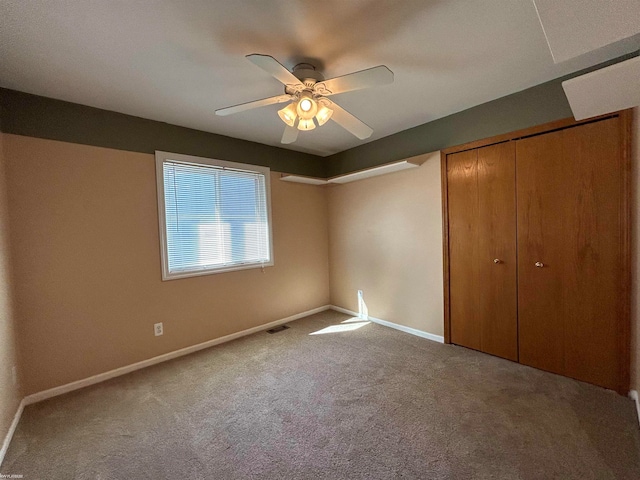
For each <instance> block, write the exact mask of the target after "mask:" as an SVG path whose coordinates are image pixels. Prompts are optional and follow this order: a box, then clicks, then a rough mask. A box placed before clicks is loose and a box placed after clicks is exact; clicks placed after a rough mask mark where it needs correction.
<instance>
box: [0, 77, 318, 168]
mask: <svg viewBox="0 0 640 480" xmlns="http://www.w3.org/2000/svg"><path fill="white" fill-rule="evenodd" d="M211 114H212V115H213V112H211ZM0 129H1V131H2V132H4V133H12V134H15V135H23V136H27V137H37V138H46V139H49V140H60V141H63V142H69V143H79V144H83V145H93V146H96V147H106V148H113V149H116V150H128V151H131V152H140V153H154V152H155V151H156V150H162V151H167V152H176V153H183V154H187V155H196V156H200V157H209V158H217V159H219V160H228V161H232V162H233V161H235V162H242V163H249V164H253V165H263V166H266V167H269V168H271V169H272V170H275V171H278V172H285V173H294V174H298V175H308V176H313V177H324V176H326V172H325V165H326V159H324V158H322V157H318V156H316V155H310V154H306V153H301V152H295V151H293V150H287V149H284V148H278V147H272V146H269V145H263V144H260V143H255V142H249V141H247V140H239V139H237V138H231V137H226V136H223V135H217V134H214V133H208V132H203V131H200V130H194V129H191V128H185V127H179V126H176V125H170V124H168V123H164V122H157V121H154V120H147V119H144V118H140V117H134V116H131V115H125V114H123V113H116V112H111V111H109V110H102V109H100V108H93V107H87V106H85V105H80V104H77V103H70V102H64V101H62V100H55V99H52V98H47V97H41V96H38V95H31V94H28V93H23V92H18V91H15V90H9V89H4V88H0Z"/></svg>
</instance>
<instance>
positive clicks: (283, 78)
mask: <svg viewBox="0 0 640 480" xmlns="http://www.w3.org/2000/svg"><path fill="white" fill-rule="evenodd" d="M246 58H247V60H249V61H250V62H251V63H253V64H254V65H256V66H258V67H260V68H261V69H263V70H264V71H265V72H267V73H268V74H269V75H272V76H273V77H274V78H275V79H276V80H278V81H279V82H280V83H283V84H285V85H302V82H301V81H300V80H298V78H297V77H296V76H295V75H294V74H293V73H291V72H290V71H289V70H287V68H286V67H285V66H284V65H282V64H281V63H280V62H278V61H277V60H276V59H275V58H273V57H271V56H269V55H261V54H259V53H252V54H251V55H247V56H246Z"/></svg>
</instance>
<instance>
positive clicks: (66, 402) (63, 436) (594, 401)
mask: <svg viewBox="0 0 640 480" xmlns="http://www.w3.org/2000/svg"><path fill="white" fill-rule="evenodd" d="M348 318H349V317H347V316H346V315H343V314H339V313H336V312H331V311H330V312H324V313H321V314H318V315H314V316H312V317H308V318H305V319H302V320H299V321H297V322H293V323H291V324H290V326H291V328H290V329H289V330H285V331H283V332H280V333H277V334H274V335H269V334H267V333H264V332H263V333H258V334H255V335H252V336H250V337H246V338H243V339H240V340H237V341H234V342H231V343H227V344H224V345H220V346H217V347H213V348H211V349H208V350H205V351H201V352H199V353H196V354H193V355H190V356H188V357H184V358H181V359H177V360H174V361H171V362H169V363H165V364H162V365H157V366H154V367H151V368H148V369H145V370H141V371H138V372H135V373H132V374H129V375H127V376H124V377H120V378H117V379H114V380H111V381H109V382H106V383H102V384H100V385H96V386H93V387H89V388H86V389H84V390H79V391H76V392H73V393H70V394H67V395H64V396H61V397H57V398H54V399H51V400H48V401H45V402H42V403H38V404H36V405H31V406H29V407H27V408H26V409H25V411H24V414H23V416H22V421H21V422H20V425H19V427H18V430H17V432H16V434H15V436H14V439H13V442H12V444H11V446H10V448H9V451H8V453H7V456H6V459H5V462H4V464H3V465H2V468H1V472H2V473H3V474H22V475H24V478H25V479H27V480H30V479H47V480H50V479H92V480H93V479H127V480H132V479H153V480H159V479H205V478H206V479H236V478H265V479H272V478H273V479H276V478H277V479H282V478H287V479H288V478H295V479H298V478H300V479H305V478H326V479H381V478H393V479H395V478H420V479H441V478H442V479H444V478H451V479H472V478H482V479H485V478H486V479H489V478H491V479H551V478H557V479H574V478H575V479H581V480H584V479H599V480H600V479H613V478H626V479H633V480H638V479H639V478H640V434H639V432H640V431H639V428H638V421H637V417H636V413H635V407H634V404H633V403H632V402H631V401H630V400H629V399H627V398H625V397H622V396H620V395H617V394H615V393H613V392H609V391H605V390H603V389H601V388H597V387H594V386H591V385H587V384H584V383H580V382H577V381H573V380H570V379H567V378H562V377H559V376H556V375H552V374H549V373H545V372H541V371H538V370H535V369H532V368H528V367H525V366H522V365H518V364H516V363H512V362H509V361H506V360H501V359H498V358H495V357H491V356H489V355H484V354H481V353H476V352H473V351H471V350H467V349H464V348H461V347H455V346H447V345H441V344H438V343H434V342H431V341H429V340H425V339H422V338H418V337H414V336H411V335H408V334H405V333H402V332H398V331H396V330H392V329H390V328H386V327H382V326H379V325H376V324H366V325H364V326H361V327H360V328H357V329H354V330H350V331H343V332H333V333H326V334H321V335H309V334H310V333H312V332H316V331H318V330H321V329H323V328H325V327H329V326H332V325H342V326H343V327H344V326H345V325H347V326H349V325H350V324H349V323H346V324H342V323H341V322H343V321H345V320H346V319H348ZM351 325H352V326H358V325H356V324H351Z"/></svg>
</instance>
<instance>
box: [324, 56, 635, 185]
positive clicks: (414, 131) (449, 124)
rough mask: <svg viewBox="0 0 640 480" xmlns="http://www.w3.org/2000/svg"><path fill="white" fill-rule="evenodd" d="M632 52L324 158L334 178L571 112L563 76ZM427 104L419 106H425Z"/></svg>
mask: <svg viewBox="0 0 640 480" xmlns="http://www.w3.org/2000/svg"><path fill="white" fill-rule="evenodd" d="M638 54H639V52H633V53H630V54H627V55H624V56H622V57H618V58H616V59H613V60H610V61H607V62H604V63H601V64H599V65H594V66H592V67H589V68H587V69H584V70H581V71H578V72H574V73H572V74H569V75H566V76H564V77H561V78H557V79H555V80H551V81H550V82H546V83H541V84H540V85H536V86H535V87H531V88H528V89H526V90H522V91H520V92H517V93H514V94H511V95H507V96H506V97H502V98H498V99H496V100H492V101H490V102H487V103H483V104H481V105H478V106H475V107H472V108H469V109H467V110H463V111H462V112H459V113H454V114H453V115H449V116H447V117H443V118H440V119H438V120H434V121H432V122H428V123H424V124H422V125H419V126H417V127H414V128H410V129H408V130H403V131H401V132H398V133H395V134H393V135H389V136H388V137H384V138H381V139H379V140H375V141H373V142H370V143H365V144H364V145H360V146H358V147H355V148H351V149H349V150H345V151H343V152H340V153H336V154H334V155H331V156H330V157H327V160H328V162H327V176H328V177H335V176H338V175H343V174H346V173H351V172H355V171H358V170H364V169H366V168H370V167H374V166H377V165H383V164H385V163H390V162H394V161H397V160H402V159H405V158H409V157H414V156H416V155H421V154H423V153H429V152H435V151H437V150H442V149H444V148H448V147H453V146H456V145H461V144H463V143H467V142H472V141H474V140H481V139H483V138H488V137H493V136H495V135H501V134H503V133H509V132H513V131H516V130H521V129H523V128H529V127H534V126H536V125H541V124H543V123H548V122H552V121H554V120H561V119H563V118H569V117H572V116H573V113H572V112H571V108H570V107H569V102H568V101H567V97H566V96H565V94H564V90H563V89H562V82H563V81H564V80H567V79H569V78H573V77H577V76H579V75H583V74H585V73H588V72H591V71H594V70H598V69H600V68H603V67H606V66H609V65H612V64H614V63H618V62H621V61H624V60H628V59H629V58H632V57H635V56H638ZM428 108H429V107H428V105H425V110H427V109H428Z"/></svg>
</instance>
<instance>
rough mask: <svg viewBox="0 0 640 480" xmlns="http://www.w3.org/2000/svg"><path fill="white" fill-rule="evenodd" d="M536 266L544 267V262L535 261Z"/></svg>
mask: <svg viewBox="0 0 640 480" xmlns="http://www.w3.org/2000/svg"><path fill="white" fill-rule="evenodd" d="M536 267H538V268H542V267H544V263H542V262H536Z"/></svg>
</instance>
